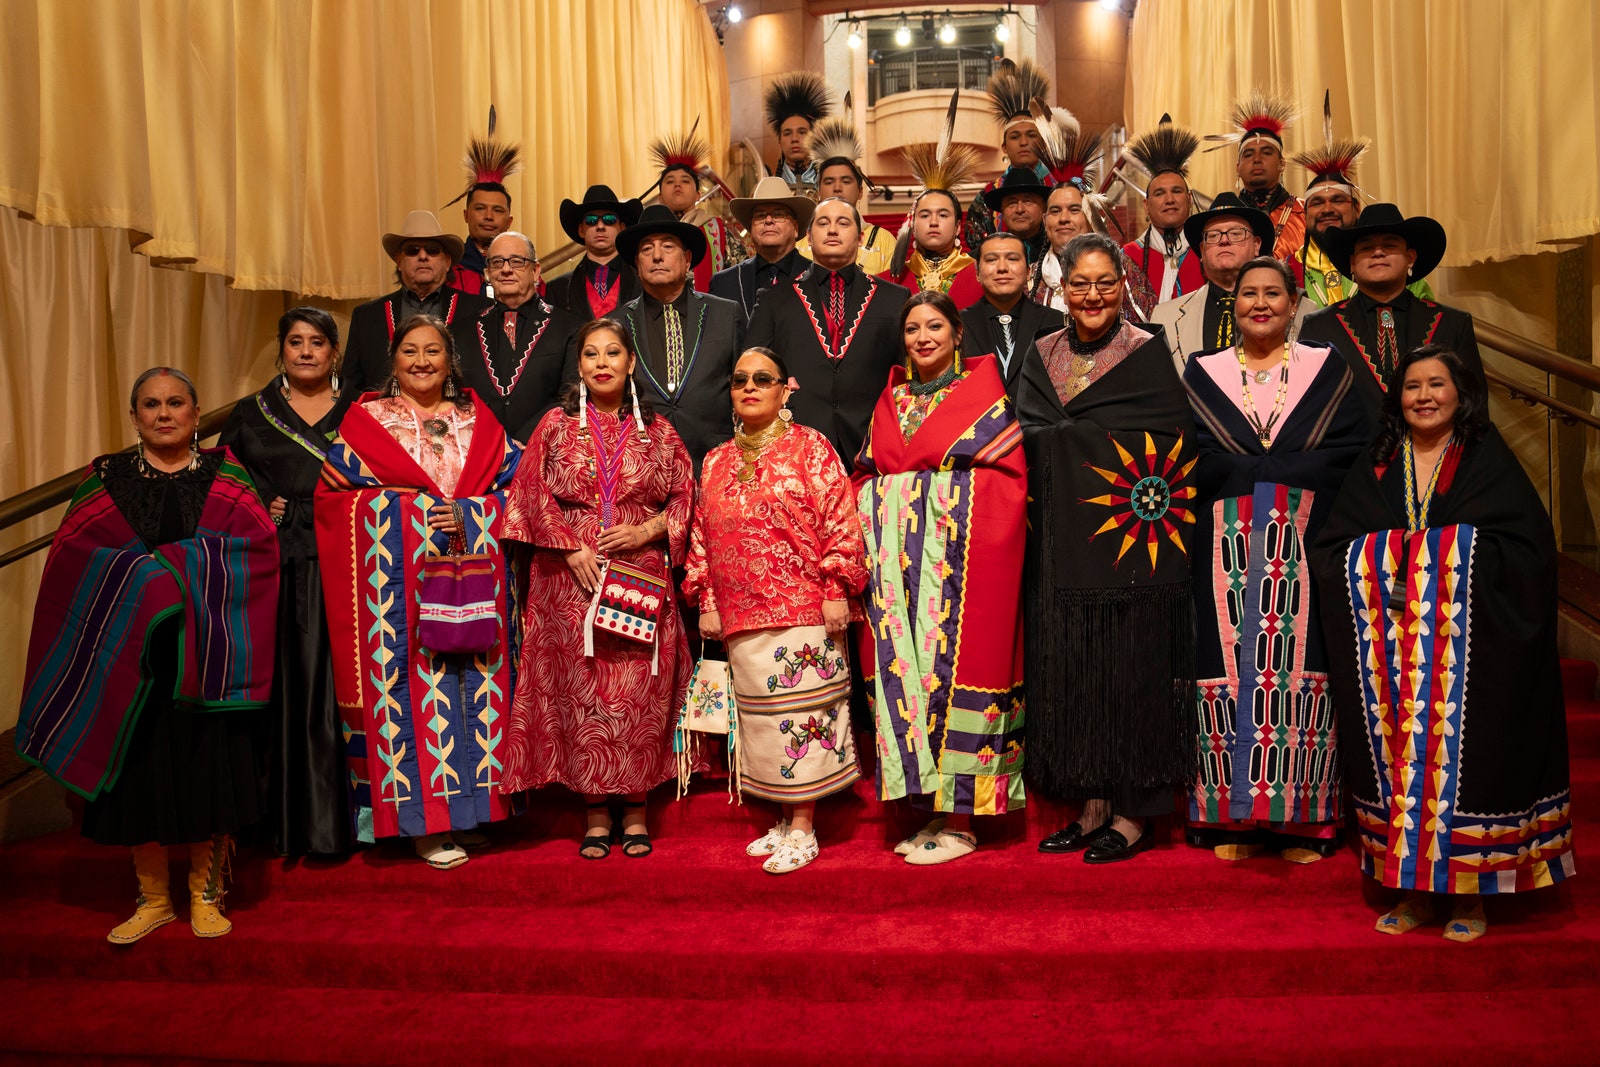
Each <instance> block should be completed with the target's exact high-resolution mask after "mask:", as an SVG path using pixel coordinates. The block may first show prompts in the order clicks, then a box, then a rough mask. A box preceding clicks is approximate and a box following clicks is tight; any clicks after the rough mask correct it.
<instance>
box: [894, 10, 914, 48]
mask: <svg viewBox="0 0 1600 1067" xmlns="http://www.w3.org/2000/svg"><path fill="white" fill-rule="evenodd" d="M894 43H895V44H897V45H899V46H900V47H901V48H905V47H906V46H908V45H909V44H910V43H911V24H910V23H909V22H907V21H906V17H905V16H904V15H901V16H900V25H899V26H897V27H895V31H894Z"/></svg>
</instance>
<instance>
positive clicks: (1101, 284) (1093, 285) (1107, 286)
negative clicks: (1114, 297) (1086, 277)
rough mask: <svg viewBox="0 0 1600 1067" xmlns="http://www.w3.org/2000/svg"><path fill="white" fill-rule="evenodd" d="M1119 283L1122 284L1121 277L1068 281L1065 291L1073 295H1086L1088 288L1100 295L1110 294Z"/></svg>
mask: <svg viewBox="0 0 1600 1067" xmlns="http://www.w3.org/2000/svg"><path fill="white" fill-rule="evenodd" d="M1120 285H1122V279H1121V278H1109V279H1102V280H1101V281H1098V282H1068V283H1067V292H1069V293H1071V294H1072V295H1073V296H1088V295H1089V290H1090V289H1093V290H1094V291H1095V292H1097V293H1099V294H1100V295H1101V296H1110V295H1111V294H1112V293H1114V292H1116V291H1117V288H1118V287H1119V286H1120Z"/></svg>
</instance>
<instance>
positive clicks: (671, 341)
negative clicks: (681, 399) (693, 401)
mask: <svg viewBox="0 0 1600 1067" xmlns="http://www.w3.org/2000/svg"><path fill="white" fill-rule="evenodd" d="M661 322H662V325H663V326H665V327H666V334H667V392H669V393H675V392H677V391H678V386H679V385H680V384H682V382H683V318H682V317H681V316H680V315H679V314H678V309H677V307H676V306H675V305H673V304H663V305H662V306H661Z"/></svg>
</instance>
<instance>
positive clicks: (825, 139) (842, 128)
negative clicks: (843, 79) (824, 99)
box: [806, 116, 867, 183]
mask: <svg viewBox="0 0 1600 1067" xmlns="http://www.w3.org/2000/svg"><path fill="white" fill-rule="evenodd" d="M806 151H807V152H809V153H810V154H811V162H812V164H813V165H814V166H815V167H816V168H817V174H818V176H819V177H820V176H821V174H822V167H823V165H824V164H826V163H833V162H837V161H839V160H841V159H842V160H847V161H848V162H849V164H850V165H851V166H852V167H854V168H855V171H856V175H857V177H859V178H860V179H861V180H862V182H863V183H865V182H866V180H867V179H866V175H864V174H862V173H861V157H862V156H863V155H865V154H866V149H864V148H863V147H862V146H861V138H860V137H859V136H858V135H857V134H856V128H855V125H854V124H853V123H852V122H851V121H850V120H849V119H847V118H844V117H843V116H840V117H838V118H831V119H823V120H822V121H821V122H819V123H817V125H816V127H815V128H814V129H813V130H812V131H811V137H810V138H809V139H808V140H807V141H806Z"/></svg>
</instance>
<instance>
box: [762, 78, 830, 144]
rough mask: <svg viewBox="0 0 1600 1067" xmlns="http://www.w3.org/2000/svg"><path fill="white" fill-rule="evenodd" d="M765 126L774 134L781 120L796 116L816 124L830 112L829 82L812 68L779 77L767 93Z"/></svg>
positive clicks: (781, 126) (778, 128)
mask: <svg viewBox="0 0 1600 1067" xmlns="http://www.w3.org/2000/svg"><path fill="white" fill-rule="evenodd" d="M765 102H766V107H767V125H769V126H771V127H772V132H773V133H777V132H778V131H780V130H781V129H782V128H783V120H784V119H786V118H789V117H791V116H794V115H799V116H800V117H801V118H803V119H805V120H806V121H807V122H809V123H811V124H812V125H813V126H815V125H816V124H817V122H818V120H820V119H825V118H827V117H828V116H829V115H831V114H832V113H833V101H832V100H831V99H830V96H829V93H828V83H827V82H826V81H825V80H823V77H822V75H820V74H818V73H817V72H816V71H813V70H797V71H795V72H794V73H792V74H785V75H783V76H782V77H781V78H778V79H777V80H776V81H774V82H773V83H772V85H771V86H770V87H769V88H768V89H767V93H766V98H765Z"/></svg>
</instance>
